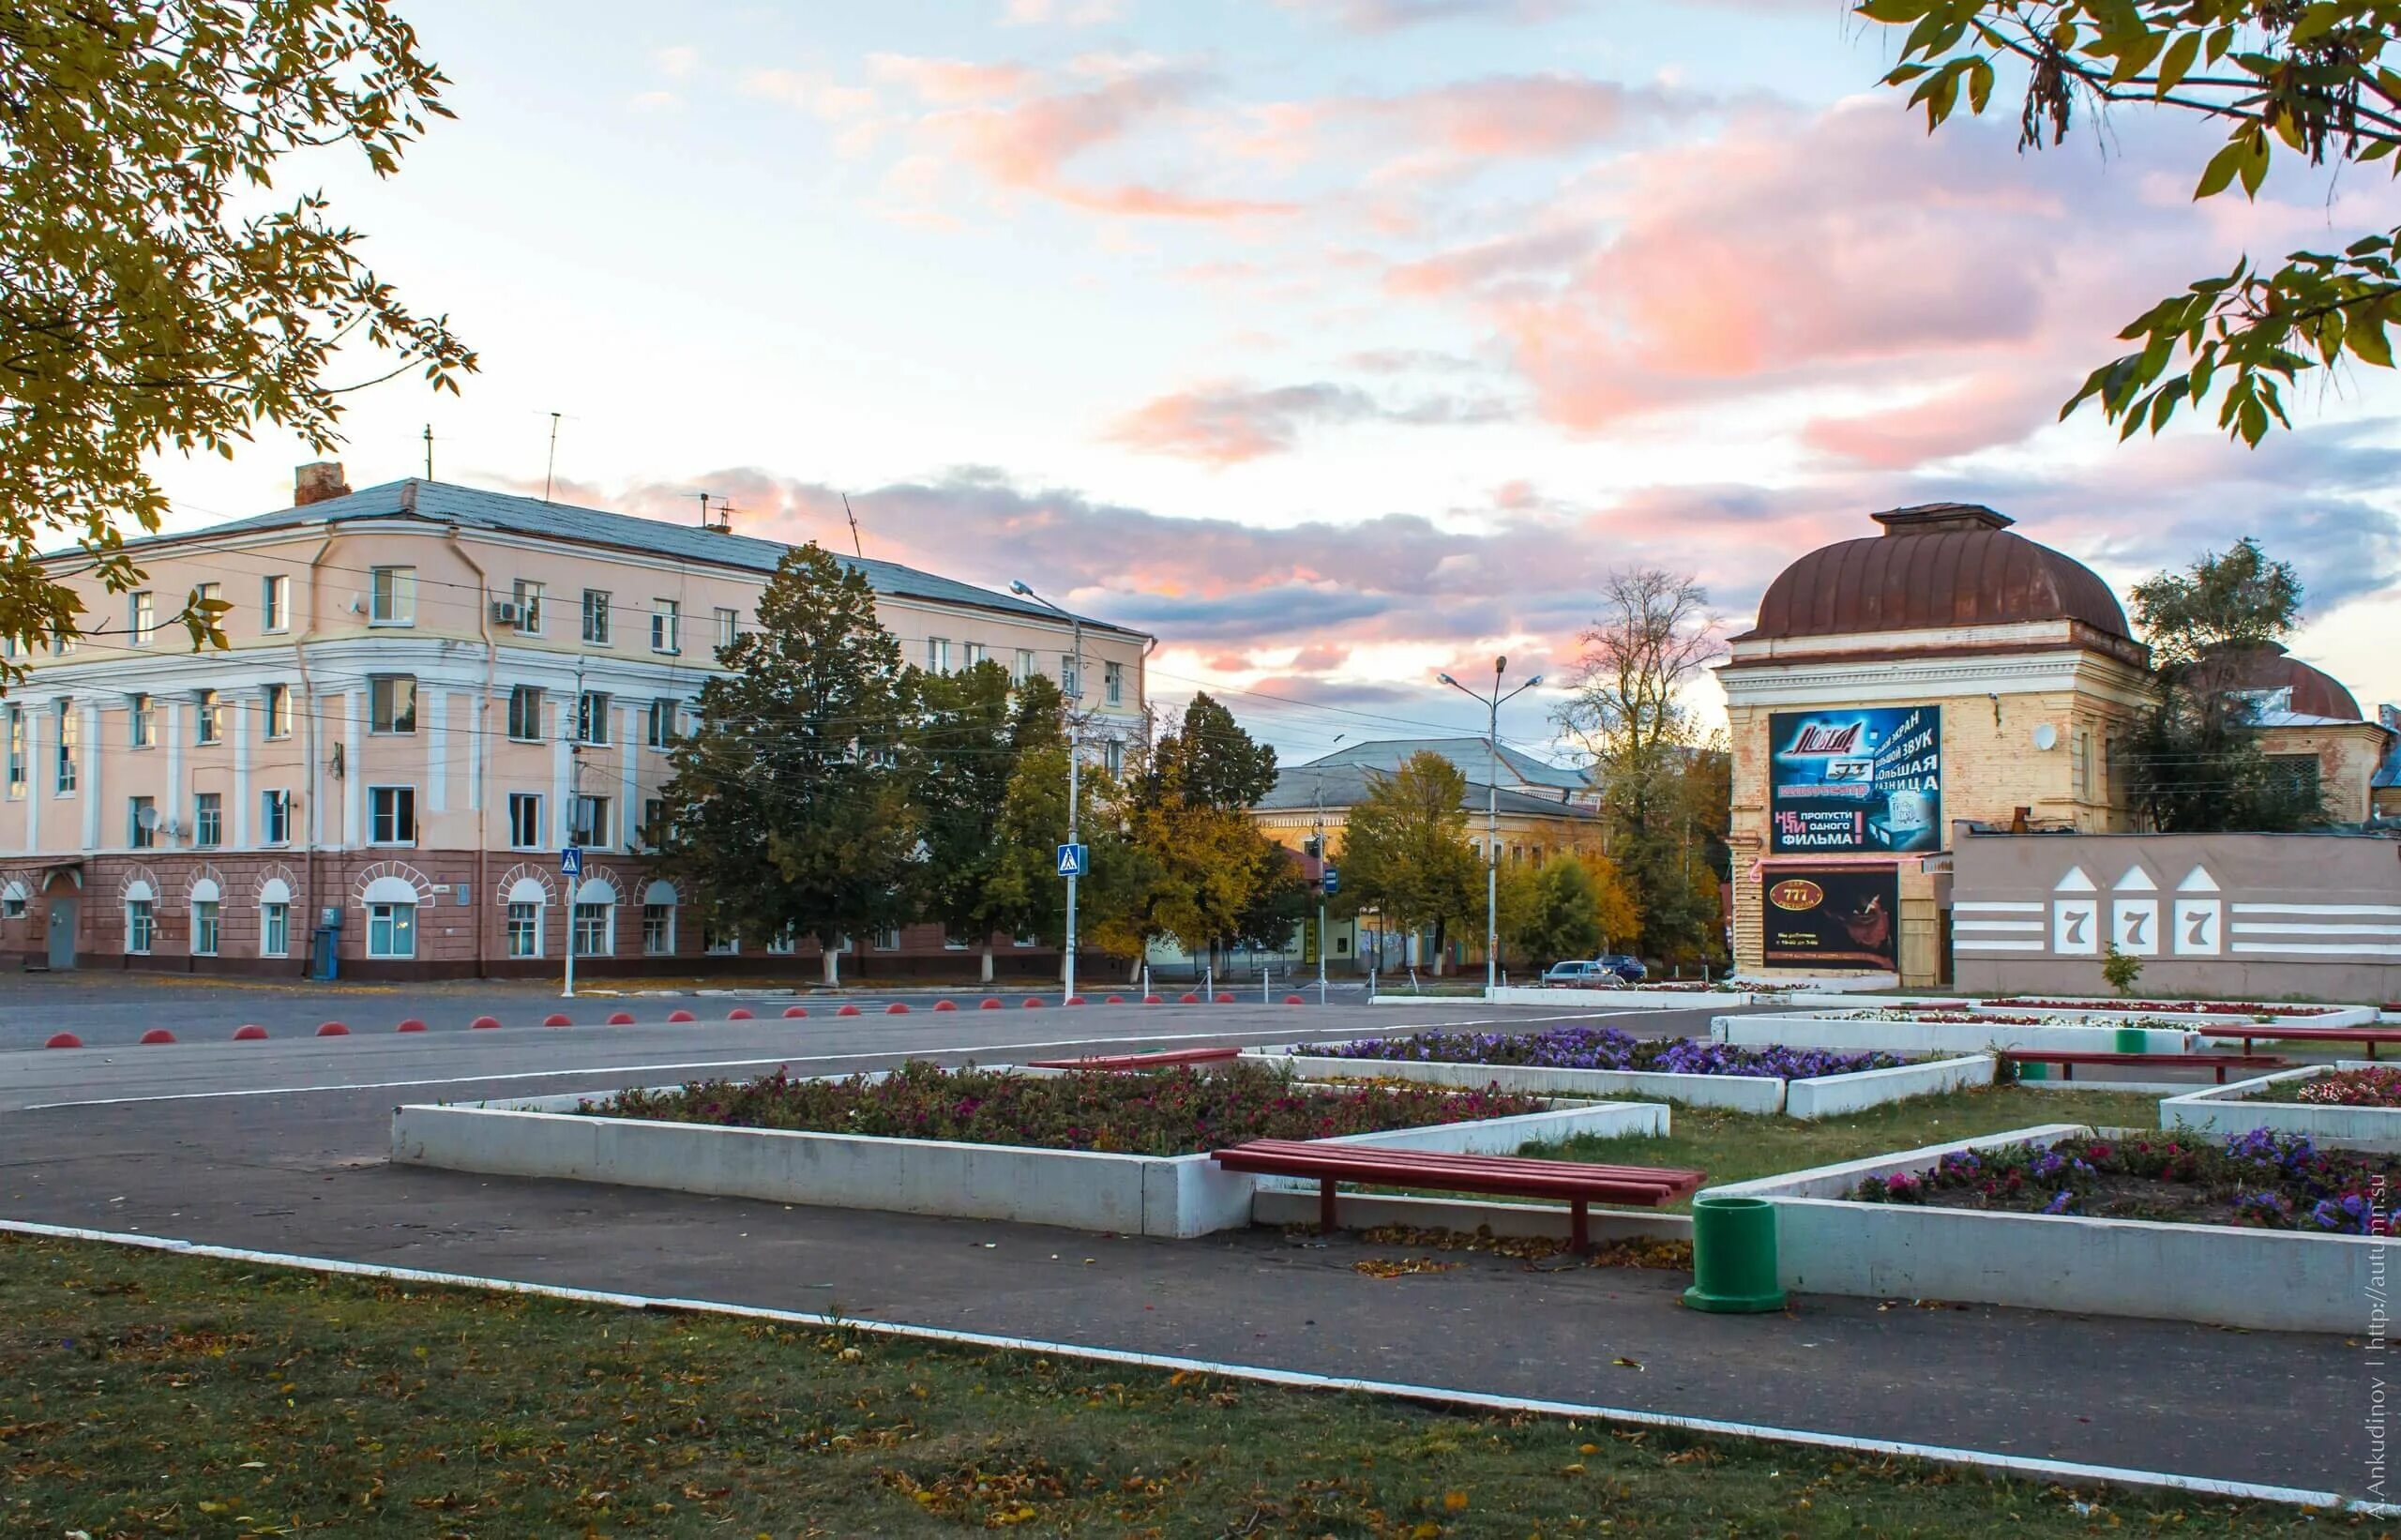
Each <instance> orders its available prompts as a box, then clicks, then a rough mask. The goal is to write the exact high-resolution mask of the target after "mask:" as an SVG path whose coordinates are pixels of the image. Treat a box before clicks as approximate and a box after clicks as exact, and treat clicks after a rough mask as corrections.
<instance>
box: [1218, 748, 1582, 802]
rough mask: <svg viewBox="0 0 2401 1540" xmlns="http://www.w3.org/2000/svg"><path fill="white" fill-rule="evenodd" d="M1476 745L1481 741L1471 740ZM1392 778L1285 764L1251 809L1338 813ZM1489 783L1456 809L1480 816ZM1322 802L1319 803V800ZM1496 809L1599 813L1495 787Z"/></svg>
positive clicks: (1362, 769)
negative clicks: (1496, 796)
mask: <svg viewBox="0 0 2401 1540" xmlns="http://www.w3.org/2000/svg"><path fill="white" fill-rule="evenodd" d="M1474 741H1475V742H1476V743H1478V744H1481V743H1482V742H1483V740H1482V739H1480V738H1479V739H1476V740H1474ZM1391 778H1392V772H1391V771H1389V770H1386V769H1384V768H1383V767H1382V766H1380V765H1371V764H1333V763H1330V762H1329V763H1323V764H1322V766H1321V764H1319V763H1310V764H1293V765H1287V766H1285V767H1283V768H1281V769H1279V770H1277V771H1276V784H1275V785H1274V786H1272V787H1270V788H1268V791H1267V794H1266V795H1265V796H1262V797H1261V798H1260V799H1259V800H1258V801H1257V802H1255V803H1253V804H1252V805H1251V809H1252V811H1254V812H1306V811H1309V810H1311V809H1314V808H1325V809H1326V810H1327V811H1328V812H1339V811H1341V810H1343V809H1346V808H1353V807H1356V806H1357V805H1358V804H1360V803H1362V802H1365V801H1366V800H1367V793H1370V792H1372V791H1374V790H1375V789H1376V787H1377V786H1379V785H1381V784H1382V782H1384V781H1386V780H1389V779H1391ZM1489 785H1490V783H1489V782H1487V781H1478V780H1471V781H1469V782H1468V783H1467V792H1466V794H1464V795H1463V796H1461V797H1460V798H1459V806H1460V807H1461V808H1466V809H1467V810H1468V811H1470V812H1473V813H1480V812H1483V811H1484V809H1485V806H1486V803H1487V799H1490V798H1491V793H1490V790H1489ZM1321 798H1322V799H1323V800H1320V799H1321ZM1497 800H1498V802H1499V803H1500V810H1501V811H1503V812H1504V813H1517V814H1520V815H1523V816H1526V817H1530V818H1565V819H1578V820H1583V819H1596V818H1598V817H1600V814H1598V813H1596V812H1594V811H1593V809H1592V808H1586V807H1581V806H1579V805H1578V804H1576V803H1573V802H1561V801H1560V800H1558V799H1557V798H1555V797H1548V796H1532V795H1529V794H1528V793H1524V792H1518V791H1513V790H1511V789H1510V788H1508V787H1506V786H1503V787H1502V788H1501V789H1500V796H1499V797H1498V799H1497Z"/></svg>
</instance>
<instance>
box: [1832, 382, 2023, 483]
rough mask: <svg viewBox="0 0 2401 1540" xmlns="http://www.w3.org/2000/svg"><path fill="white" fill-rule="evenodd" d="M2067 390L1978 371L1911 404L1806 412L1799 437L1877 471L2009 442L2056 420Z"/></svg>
mask: <svg viewBox="0 0 2401 1540" xmlns="http://www.w3.org/2000/svg"><path fill="white" fill-rule="evenodd" d="M2068 394H2069V392H2068V391H2067V390H2066V389H2064V388H2062V387H2061V386H2058V385H2051V384H2046V383H2044V382H2041V381H2034V382H2027V381H2022V380H2016V379H2013V378H2011V377H2009V376H2007V375H2002V374H1988V375H1983V376H1979V377H1977V378H1975V379H1972V380H1971V381H1969V382H1968V383H1967V384H1965V385H1957V386H1955V387H1953V388H1950V389H1947V390H1943V391H1940V392H1939V393H1937V394H1935V395H1933V396H1929V397H1927V398H1925V400H1920V401H1917V402H1915V403H1913V404H1911V405H1908V406H1901V407H1895V408H1893V409H1891V410H1889V411H1882V412H1872V413H1864V414H1861V415H1856V416H1844V417H1812V418H1811V419H1809V421H1808V422H1807V423H1806V424H1805V425H1804V426H1803V428H1802V430H1801V442H1802V443H1803V444H1804V445H1807V446H1808V447H1809V448H1812V449H1815V450H1817V451H1819V452H1820V453H1821V454H1825V455H1830V456H1832V457H1834V458H1835V459H1836V460H1847V461H1849V462H1850V463H1853V464H1857V465H1864V466H1866V467H1869V468H1871V469H1875V470H1884V471H1899V470H1907V469H1909V468H1910V467H1911V466H1913V465H1922V464H1925V462H1926V461H1928V460H1947V459H1949V458H1950V457H1951V456H1953V455H1963V454H1967V453H1969V452H1970V451H1971V450H1975V449H1983V448H1987V447H1989V446H1991V445H1998V444H2015V443H2016V442H2017V441H2018V440H2019V439H2022V438H2024V437H2025V436H2026V435H2027V434H2029V433H2031V432H2032V431H2034V430H2036V429H2038V428H2042V427H2046V426H2047V425H2048V424H2050V423H2052V422H2054V421H2056V420H2057V419H2058V416H2059V409H2060V404H2061V402H2062V401H2063V400H2066V399H2067V396H2068Z"/></svg>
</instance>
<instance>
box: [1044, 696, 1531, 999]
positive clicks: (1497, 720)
mask: <svg viewBox="0 0 2401 1540" xmlns="http://www.w3.org/2000/svg"><path fill="white" fill-rule="evenodd" d="M1508 671H1509V659H1508V658H1507V657H1496V658H1494V659H1493V660H1492V693H1491V694H1489V695H1478V694H1477V693H1476V692H1475V691H1473V690H1472V689H1470V688H1468V687H1466V686H1465V685H1462V684H1460V683H1459V682H1458V681H1457V680H1456V679H1454V678H1452V677H1451V676H1450V675H1449V674H1447V673H1442V674H1436V675H1435V677H1436V678H1438V679H1440V680H1441V681H1442V683H1443V684H1445V685H1448V686H1450V687H1451V688H1453V689H1455V690H1457V691H1458V692H1459V693H1460V694H1461V695H1464V696H1466V697H1467V698H1468V699H1469V700H1471V701H1474V702H1480V703H1481V704H1482V705H1483V706H1484V708H1485V735H1484V747H1485V748H1486V749H1487V750H1488V751H1489V753H1490V755H1491V769H1490V770H1489V771H1487V773H1486V777H1485V782H1486V784H1485V788H1484V790H1485V802H1484V988H1485V989H1486V991H1487V993H1488V992H1489V991H1491V990H1493V989H1498V988H1500V985H1501V708H1502V707H1503V706H1504V705H1507V704H1508V703H1509V702H1512V701H1514V700H1516V699H1517V698H1518V696H1520V695H1523V694H1524V693H1526V691H1528V690H1530V689H1532V688H1533V687H1535V686H1536V685H1539V684H1541V683H1542V675H1540V674H1536V675H1534V676H1533V678H1532V679H1529V680H1527V681H1526V682H1525V683H1524V684H1522V685H1519V686H1518V687H1517V688H1516V689H1513V690H1511V691H1509V692H1508V693H1507V694H1506V695H1503V693H1501V676H1502V675H1503V673H1506V672H1508ZM1070 891H1072V890H1070Z"/></svg>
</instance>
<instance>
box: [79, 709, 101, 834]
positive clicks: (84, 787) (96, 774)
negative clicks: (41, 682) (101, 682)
mask: <svg viewBox="0 0 2401 1540" xmlns="http://www.w3.org/2000/svg"><path fill="white" fill-rule="evenodd" d="M76 752H77V753H78V754H80V755H81V756H82V762H81V763H79V764H78V765H77V766H76V767H75V768H76V776H75V789H76V791H77V793H79V794H80V795H82V797H83V848H84V849H85V850H87V851H96V850H98V849H99V848H100V760H101V757H102V756H101V754H100V703H99V702H98V701H86V702H83V744H82V745H81V746H80V747H78V748H77V750H76Z"/></svg>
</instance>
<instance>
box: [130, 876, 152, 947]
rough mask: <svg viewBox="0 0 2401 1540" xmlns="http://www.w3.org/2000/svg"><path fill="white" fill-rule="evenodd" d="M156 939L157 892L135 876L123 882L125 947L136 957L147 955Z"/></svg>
mask: <svg viewBox="0 0 2401 1540" xmlns="http://www.w3.org/2000/svg"><path fill="white" fill-rule="evenodd" d="M158 939H159V893H158V890H157V889H156V888H154V887H152V886H151V885H150V884H149V883H148V882H147V881H145V880H144V879H143V878H140V877H137V878H135V879H134V880H133V881H132V882H129V883H126V884H125V949H126V950H127V951H128V952H129V953H131V954H132V955H133V956H135V957H138V958H139V957H148V956H149V955H150V947H151V944H153V943H154V942H156V941H157V940H158Z"/></svg>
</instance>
